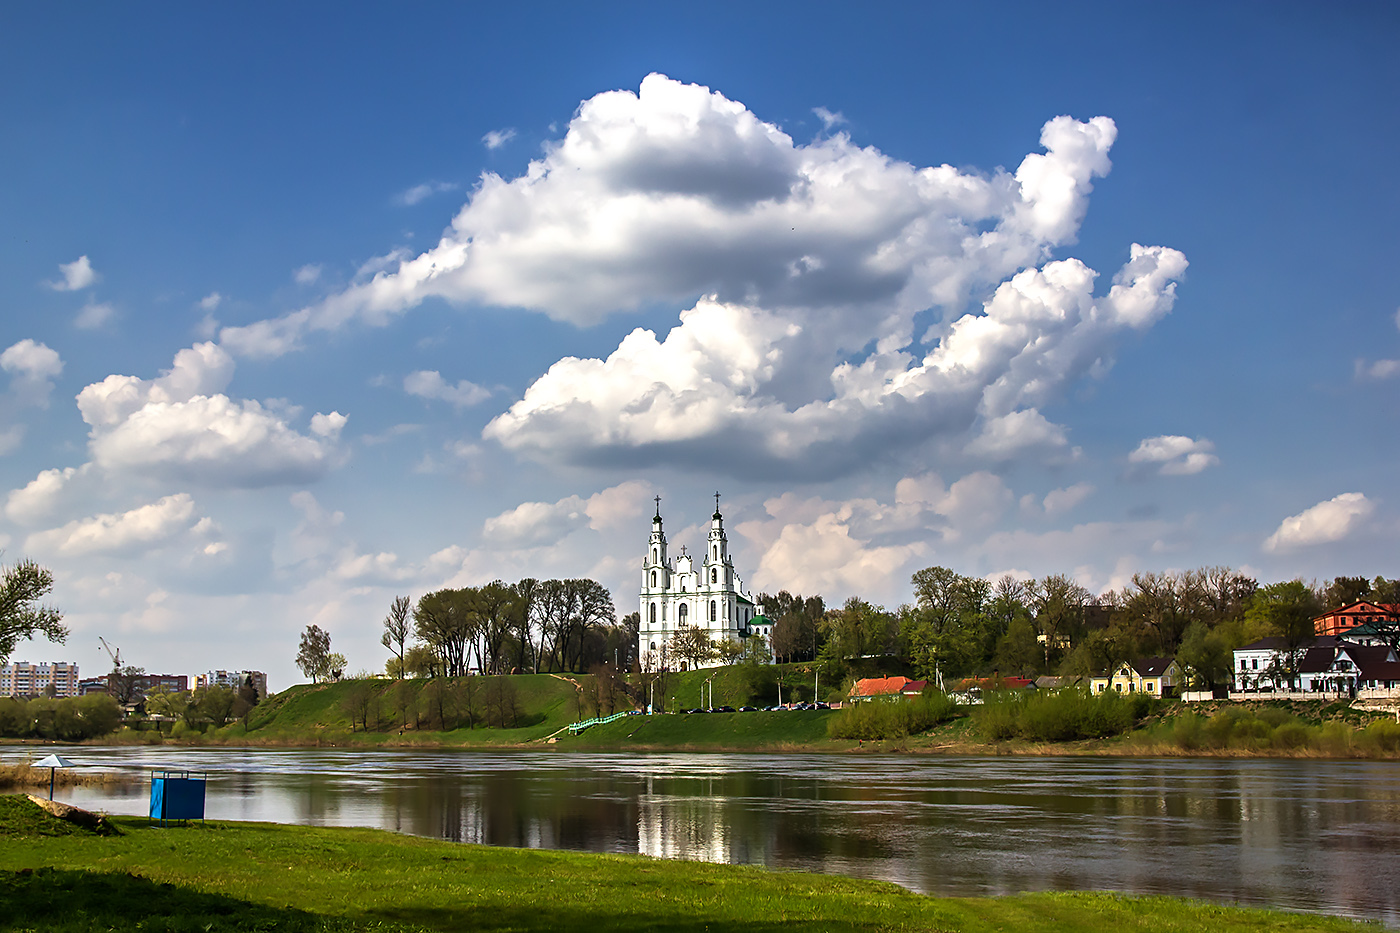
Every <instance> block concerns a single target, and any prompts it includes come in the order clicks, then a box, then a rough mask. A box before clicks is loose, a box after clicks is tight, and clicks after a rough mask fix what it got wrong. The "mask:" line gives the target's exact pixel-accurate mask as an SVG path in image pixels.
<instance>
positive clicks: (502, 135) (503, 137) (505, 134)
mask: <svg viewBox="0 0 1400 933" xmlns="http://www.w3.org/2000/svg"><path fill="white" fill-rule="evenodd" d="M514 138H515V130H514V129H513V128H511V127H507V128H506V129H503V130H491V131H490V132H488V133H487V134H486V135H485V136H483V137H481V142H482V143H483V144H484V145H485V146H486V148H487V149H499V148H501V147H502V146H504V145H505V144H506V143H508V142H510V141H511V140H512V139H514Z"/></svg>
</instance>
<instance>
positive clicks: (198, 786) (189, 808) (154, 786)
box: [151, 771, 207, 823]
mask: <svg viewBox="0 0 1400 933" xmlns="http://www.w3.org/2000/svg"><path fill="white" fill-rule="evenodd" d="M193 774H198V775H199V776H198V777H193V776H192V775H193ZM206 780H207V774H206V773H205V772H202V771H200V772H191V771H152V772H151V819H153V820H160V821H161V823H165V822H167V821H169V820H202V819H204V784H205V781H206Z"/></svg>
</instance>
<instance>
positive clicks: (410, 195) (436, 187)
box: [394, 181, 459, 207]
mask: <svg viewBox="0 0 1400 933" xmlns="http://www.w3.org/2000/svg"><path fill="white" fill-rule="evenodd" d="M458 187H459V186H458V185H457V184H455V183H453V182H450V181H428V182H424V183H423V184H421V185H414V186H413V187H412V188H409V189H408V190H407V191H405V192H403V193H401V194H400V195H399V196H398V197H396V198H395V199H394V200H395V201H397V202H398V203H399V204H402V205H404V206H405V207H412V206H413V205H415V204H417V203H419V202H420V201H426V200H427V199H428V198H431V197H432V196H433V195H435V194H442V193H443V192H444V191H456V190H457V188H458Z"/></svg>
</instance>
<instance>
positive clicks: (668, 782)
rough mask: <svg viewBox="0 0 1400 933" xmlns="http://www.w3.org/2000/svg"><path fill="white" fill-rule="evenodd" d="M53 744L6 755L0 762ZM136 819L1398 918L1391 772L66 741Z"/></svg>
mask: <svg viewBox="0 0 1400 933" xmlns="http://www.w3.org/2000/svg"><path fill="white" fill-rule="evenodd" d="M48 751H49V750H48V749H39V750H34V749H28V750H25V751H24V752H19V751H18V750H13V749H12V750H6V751H4V752H3V753H0V759H3V760H5V761H13V760H16V759H17V758H19V757H21V756H23V755H28V754H33V755H34V756H35V757H39V756H41V755H43V754H47V753H48ZM62 751H63V754H64V755H65V756H67V757H69V758H71V759H74V760H76V761H79V762H81V763H82V764H83V765H88V766H93V767H97V768H101V769H103V770H109V771H120V772H122V773H125V774H128V775H130V776H131V778H132V782H131V783H130V784H129V785H127V786H123V787H106V788H77V789H73V790H71V791H66V792H64V793H61V794H60V795H59V796H60V797H63V798H64V799H67V800H69V801H70V802H72V803H75V804H78V805H80V806H86V807H89V808H98V809H105V810H107V811H109V812H114V813H125V814H144V813H145V812H146V808H147V801H148V799H149V776H150V770H151V769H152V768H190V769H195V770H204V771H207V772H208V775H209V783H208V803H207V816H208V817H209V818H210V819H232V820H268V821H274V822H281V823H304V824H308V825H317V826H376V827H381V828H384V829H390V830H396V831H398V832H405V833H413V834H416V835H421V836H434V837H439V838H443V839H450V840H455V841H461V842H477V843H485V844H488V845H502V846H528V847H540V848H560V849H580V850H588V851H594V852H641V853H644V854H647V855H654V856H660V857H664V858H689V859H704V860H707V861H715V862H735V863H754V864H759V865H766V866H769V867H773V868H796V869H806V870H810V871H821V872H828V873H839V874H846V875H852V876H858V877H862V878H879V879H884V880H888V881H894V882H898V883H899V884H902V885H904V886H906V887H909V888H912V889H914V890H916V891H923V892H928V893H938V894H963V895H969V894H1001V893H1007V892H1013V891H1034V890H1046V889H1070V890H1106V889H1111V890H1117V891H1128V892H1135V893H1161V894H1180V895H1187V896H1192V897H1201V898H1208V899H1211V900H1218V901H1238V902H1241V903H1250V904H1266V905H1272V906H1279V907H1287V908H1293V909H1301V910H1312V911H1326V912H1334V913H1346V914H1352V915H1356V916H1364V917H1372V918H1376V919H1381V920H1384V921H1385V922H1386V923H1388V924H1390V925H1396V924H1397V923H1400V766H1397V765H1396V764H1394V763H1388V762H1337V761H1271V760H1210V759H1188V760H1172V759H1160V760H1153V759H1146V760H1133V759H1118V758H1114V759H1092V758H1087V759H1086V758H930V757H923V756H920V757H890V756H869V757H866V756H849V755H845V756H837V755H717V754H706V755H696V754H648V755H622V754H598V755H585V754H560V753H551V752H478V751H472V752H461V751H382V752H363V751H342V750H337V749H329V750H327V749H315V750H284V749H276V750H264V749H248V750H240V749H184V748H180V749H170V748H110V749H107V748H82V749H77V748H70V749H65V750H62Z"/></svg>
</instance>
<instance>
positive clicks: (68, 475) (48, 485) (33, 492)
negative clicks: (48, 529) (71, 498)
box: [5, 465, 90, 525]
mask: <svg viewBox="0 0 1400 933" xmlns="http://www.w3.org/2000/svg"><path fill="white" fill-rule="evenodd" d="M89 469H90V467H87V466H86V465H84V466H82V467H64V468H63V469H52V470H44V471H43V472H41V473H40V474H39V475H38V476H36V477H34V479H32V480H30V481H29V483H28V484H27V485H25V486H23V487H21V488H20V489H15V490H11V492H10V494H9V496H8V497H7V498H6V500H5V516H6V517H7V518H9V519H10V521H12V522H18V523H20V524H22V525H27V524H32V523H34V522H37V521H39V520H41V519H43V518H44V517H45V516H47V515H49V514H51V513H52V512H53V511H54V510H55V508H56V507H57V505H58V503H59V502H60V500H61V498H62V496H63V494H64V492H65V491H66V490H67V489H68V487H69V485H70V484H71V483H72V482H73V480H74V479H76V478H77V477H79V476H82V475H84V474H85V473H87V472H88V471H89Z"/></svg>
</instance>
